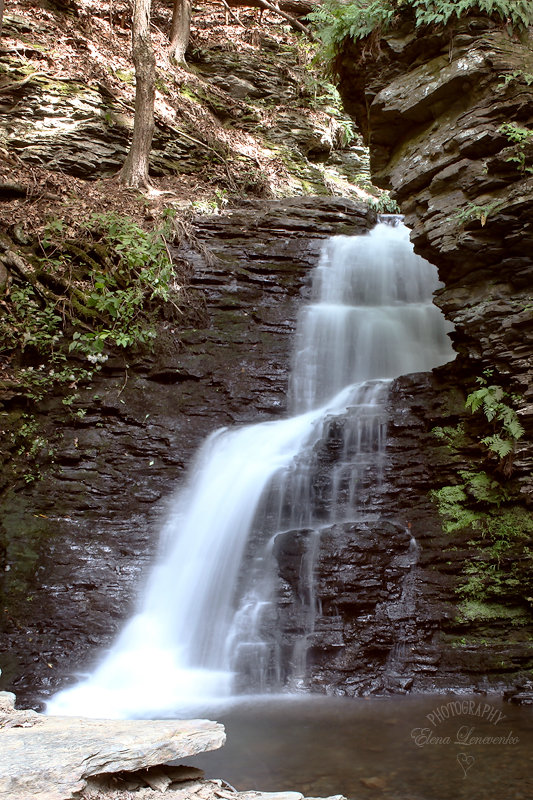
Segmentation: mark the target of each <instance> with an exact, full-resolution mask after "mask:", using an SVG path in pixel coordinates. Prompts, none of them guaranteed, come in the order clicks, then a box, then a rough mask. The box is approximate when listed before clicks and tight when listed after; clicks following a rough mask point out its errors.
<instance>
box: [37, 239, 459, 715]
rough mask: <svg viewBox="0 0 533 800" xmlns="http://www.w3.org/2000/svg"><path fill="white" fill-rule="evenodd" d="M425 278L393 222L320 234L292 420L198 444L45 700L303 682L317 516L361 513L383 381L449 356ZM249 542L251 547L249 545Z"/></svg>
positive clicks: (188, 701)
mask: <svg viewBox="0 0 533 800" xmlns="http://www.w3.org/2000/svg"><path fill="white" fill-rule="evenodd" d="M437 285H438V282H437V274H436V269H435V268H434V267H432V266H431V265H430V264H428V263H427V262H426V261H424V260H423V259H421V258H419V257H418V256H416V255H415V254H414V253H413V250H412V246H411V245H410V243H409V236H408V231H407V229H406V228H405V227H404V226H403V225H401V224H395V225H391V224H384V223H380V224H378V225H377V226H376V228H375V229H374V230H373V231H371V232H370V233H369V234H367V235H365V236H359V237H347V236H339V237H334V238H332V239H330V240H329V241H328V242H327V244H326V246H325V248H324V250H323V254H322V258H321V261H320V264H319V266H318V267H317V269H316V270H315V274H314V280H313V301H312V302H311V303H310V304H309V305H307V306H306V307H305V308H304V309H303V311H302V317H301V319H300V322H299V326H298V334H297V345H296V350H295V358H294V367H293V372H292V378H291V386H290V398H291V406H292V411H293V412H294V416H292V417H290V418H289V419H284V420H280V421H275V422H266V423H261V424H258V425H253V426H248V427H245V428H241V429H236V430H227V429H223V430H221V431H218V432H217V433H215V434H214V435H212V436H211V437H209V439H208V440H207V441H206V443H205V444H204V445H203V447H202V448H201V450H200V451H199V454H198V456H197V458H196V462H195V464H194V465H193V468H192V470H191V474H190V479H189V482H188V484H187V486H186V487H185V488H184V489H183V490H182V491H181V492H180V493H179V495H178V496H177V497H176V499H175V501H174V503H173V507H172V511H171V513H170V515H169V517H168V520H167V523H166V525H165V528H164V531H163V542H164V544H165V554H164V556H163V558H162V559H161V561H160V562H159V563H158V564H157V565H156V566H155V567H154V569H153V571H152V573H151V575H150V577H149V579H148V583H147V586H146V589H145V592H144V596H143V598H142V600H141V603H140V607H139V611H138V613H137V614H136V615H135V616H134V617H133V618H132V619H131V620H130V621H129V622H128V624H127V625H126V627H125V628H124V630H123V631H122V633H121V634H120V636H119V637H118V639H117V641H116V643H115V644H114V646H113V647H112V649H111V651H110V652H109V653H108V655H107V656H106V657H105V659H104V660H103V662H102V663H101V664H100V666H99V667H98V668H97V669H96V670H95V672H94V673H93V674H92V675H90V676H89V677H88V678H87V679H86V680H83V681H82V682H80V683H79V684H77V685H76V686H74V687H72V688H71V689H67V690H65V691H63V692H60V693H59V694H57V695H56V696H55V697H54V698H52V700H51V701H50V703H49V704H48V709H47V711H48V713H51V714H81V715H87V716H106V717H109V716H117V717H122V716H142V715H152V714H161V713H167V714H168V713H176V712H178V711H183V710H184V709H185V708H187V707H192V706H194V705H197V704H205V703H206V702H209V701H210V700H214V699H218V698H221V697H223V696H228V695H230V694H231V693H232V692H233V691H235V688H238V689H241V690H244V689H246V690H248V691H265V690H268V689H279V688H280V687H282V686H287V687H289V688H290V687H294V686H295V685H299V684H301V683H302V681H303V680H304V678H305V652H306V642H307V638H308V636H309V634H310V633H311V632H312V628H313V619H314V611H315V608H314V607H315V598H314V582H313V574H314V559H315V554H316V550H317V547H318V544H319V537H320V528H321V525H323V524H325V523H326V522H331V521H335V520H338V519H346V518H347V517H348V515H349V514H350V513H352V514H353V513H355V512H354V509H359V510H360V509H361V508H364V500H365V493H367V492H368V491H369V489H371V487H370V486H369V485H368V483H369V477H368V476H369V475H372V476H375V475H376V474H377V475H378V476H379V474H380V470H381V465H382V462H383V454H384V446H385V427H386V417H385V412H384V402H385V400H386V396H387V387H388V385H389V383H390V380H391V379H392V378H394V377H397V376H399V375H401V374H405V373H409V372H418V371H424V370H428V369H431V368H432V367H435V366H437V365H439V364H442V363H445V362H446V361H449V360H450V359H451V358H453V356H454V354H453V351H452V349H451V345H450V343H449V340H448V337H447V336H446V330H447V327H446V322H445V321H444V319H443V317H442V315H441V314H440V312H439V310H438V309H437V308H436V307H435V306H434V305H433V304H432V301H431V298H432V293H433V291H434V289H435V288H436V287H437ZM341 416H342V418H343V420H344V424H343V439H342V441H343V443H342V448H341V449H342V452H340V453H339V454H338V458H337V460H336V465H335V467H334V468H333V469H332V471H331V476H330V485H329V487H328V488H327V492H328V494H329V501H328V503H327V504H326V503H321V502H320V498H318V499H317V489H316V487H315V486H314V485H313V459H314V453H315V449H316V445H317V443H319V442H320V441H321V440H323V439H324V437H327V436H328V435H329V434H330V432H331V428H332V426H334V425H335V422H336V420H339V419H340V418H341ZM318 494H320V493H318ZM294 529H298V530H302V531H304V530H305V532H306V535H305V537H304V538H305V542H304V543H303V544H302V554H301V560H300V575H299V586H300V587H301V588H300V591H299V597H298V598H297V604H298V613H297V617H298V621H297V623H296V624H295V626H294V636H293V641H292V642H290V643H288V644H287V642H286V641H285V640H282V638H280V636H279V632H278V631H277V630H276V624H277V611H276V600H277V598H276V593H277V587H278V583H279V581H278V580H277V576H276V570H275V559H274V558H273V556H274V555H275V552H276V549H277V548H279V546H280V542H282V540H283V535H284V532H286V531H290V530H294ZM251 539H254V541H259V546H256V549H255V552H253V553H247V552H246V551H247V549H248V548H249V546H250V540H251ZM245 556H246V563H247V564H249V567H248V570H247V578H243V576H242V572H243V570H242V562H243V559H244V558H245ZM288 649H289V650H290V653H287V650H288Z"/></svg>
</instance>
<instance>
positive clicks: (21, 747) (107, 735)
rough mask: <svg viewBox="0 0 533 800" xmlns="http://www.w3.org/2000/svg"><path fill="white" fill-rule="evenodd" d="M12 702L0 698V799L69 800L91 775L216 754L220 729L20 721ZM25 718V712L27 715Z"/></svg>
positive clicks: (189, 724) (170, 723) (191, 723)
mask: <svg viewBox="0 0 533 800" xmlns="http://www.w3.org/2000/svg"><path fill="white" fill-rule="evenodd" d="M14 701H15V697H14V695H12V694H9V693H8V692H2V693H0V709H2V710H3V712H4V716H5V720H3V721H2V724H0V741H1V743H2V762H1V764H0V797H2V798H6V800H7V798H9V800H26V798H28V797H32V798H39V800H68V799H69V798H71V797H73V796H74V794H76V793H77V792H80V791H81V790H83V788H84V787H85V786H86V785H87V780H88V779H89V778H93V777H95V776H102V775H106V774H110V773H111V774H113V773H121V772H128V773H132V772H133V773H134V772H136V771H137V770H141V769H142V770H148V769H149V768H150V767H153V766H156V765H159V764H164V763H166V762H167V761H171V760H173V759H174V760H175V759H182V758H186V757H187V756H194V755H196V754H197V753H202V752H204V751H206V750H215V749H216V748H218V747H222V745H223V744H224V742H225V739H226V737H225V734H224V728H223V726H222V725H220V724H219V723H217V722H210V721H208V720H180V721H177V720H126V721H124V720H122V721H113V720H95V719H81V718H80V719H78V718H70V717H43V716H41V715H40V714H33V716H32V717H31V718H29V719H28V720H27V721H24V722H21V721H20V719H19V718H20V712H16V711H14V710H13V705H14ZM26 713H28V712H26Z"/></svg>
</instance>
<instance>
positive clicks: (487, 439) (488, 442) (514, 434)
mask: <svg viewBox="0 0 533 800" xmlns="http://www.w3.org/2000/svg"><path fill="white" fill-rule="evenodd" d="M490 377H492V371H490V370H489V371H486V372H485V373H484V375H483V376H482V377H478V378H476V380H477V382H478V383H480V384H481V387H480V388H479V389H476V390H475V391H473V392H471V393H470V394H469V395H468V397H467V398H466V402H465V407H466V408H469V409H470V410H471V412H472V413H473V414H475V413H476V412H477V411H479V410H480V409H482V410H483V413H484V414H485V417H486V419H487V422H493V423H494V427H496V423H498V422H499V423H500V425H501V427H500V430H494V431H493V433H491V434H488V435H487V436H484V437H483V438H482V439H481V442H482V444H484V445H485V447H487V448H488V449H489V450H490V451H491V453H493V454H494V455H495V456H497V457H498V458H499V459H500V461H503V459H505V458H507V456H510V455H511V453H513V452H514V448H515V444H516V442H517V441H518V439H520V438H521V437H522V436H523V435H524V428H523V427H522V425H521V423H520V420H519V419H518V414H517V413H516V411H515V410H514V409H513V408H511V406H509V405H508V404H507V403H505V402H504V400H505V399H507V398H508V397H509V394H508V393H507V392H506V391H505V389H503V387H502V386H499V385H498V384H489V383H488V382H487V379H488V378H490ZM511 399H512V400H517V399H519V398H516V397H514V396H513V397H511Z"/></svg>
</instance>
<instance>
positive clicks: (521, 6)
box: [308, 0, 533, 61]
mask: <svg viewBox="0 0 533 800" xmlns="http://www.w3.org/2000/svg"><path fill="white" fill-rule="evenodd" d="M474 13H482V14H486V15H487V16H490V17H497V18H498V19H500V20H501V21H502V22H505V23H509V24H510V25H511V26H512V27H513V28H515V29H518V30H521V29H524V28H527V27H528V26H529V25H531V24H533V6H532V4H531V2H530V0H352V2H349V3H345V2H342V1H341V0H326V2H324V3H322V4H321V5H320V7H319V8H318V9H317V10H316V11H313V12H312V13H311V14H309V16H308V19H310V20H311V21H312V22H313V23H314V25H315V26H316V28H317V29H318V36H319V38H320V39H321V41H322V45H323V58H324V60H326V61H332V60H333V59H334V58H335V56H336V54H337V53H338V52H339V50H340V49H341V47H342V44H343V42H344V40H345V39H347V38H350V39H354V40H357V39H366V38H367V37H369V36H370V35H371V34H373V33H378V34H379V33H380V32H384V31H386V30H387V29H388V28H390V27H392V26H393V25H394V24H395V23H396V22H398V21H399V20H400V19H402V18H405V16H406V15H408V16H409V17H410V18H411V19H412V20H413V24H414V26H415V27H416V28H419V27H421V26H424V25H446V24H447V23H448V22H451V21H453V20H454V19H455V20H457V19H459V18H460V17H462V16H465V15H467V14H474Z"/></svg>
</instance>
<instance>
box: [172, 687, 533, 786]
mask: <svg viewBox="0 0 533 800" xmlns="http://www.w3.org/2000/svg"><path fill="white" fill-rule="evenodd" d="M196 712H198V709H197V710H196ZM195 715H196V716H198V715H199V714H198V713H196V714H195ZM202 716H207V717H209V718H211V719H217V720H219V721H220V722H223V723H224V725H225V727H226V732H227V744H226V745H225V746H224V747H223V748H222V749H221V750H218V751H215V752H213V753H204V754H202V755H201V756H197V757H195V758H194V759H191V760H190V761H187V763H191V764H194V765H195V766H199V767H202V768H203V769H204V770H205V772H206V775H207V776H208V777H218V778H223V779H224V780H226V781H227V782H228V783H230V784H231V785H232V786H234V787H235V788H236V789H239V790H245V789H259V790H262V791H280V790H283V789H284V790H292V791H299V792H302V793H303V794H304V795H307V796H328V795H333V794H344V795H346V797H348V798H352V799H353V800H366V798H379V797H385V798H391V800H462V799H463V798H464V800H531V798H533V711H532V710H531V709H529V708H519V707H515V706H513V705H510V704H508V703H503V702H501V701H500V700H499V699H493V698H491V697H490V696H489V697H485V696H483V695H469V696H466V695H439V696H427V695H426V696H423V697H422V696H417V697H415V696H413V697H401V698H373V699H345V698H326V697H309V696H307V697H306V696H300V697H273V696H270V697H269V696H263V697H260V698H257V697H254V698H244V699H242V700H240V701H239V702H236V703H234V704H233V705H231V706H226V707H218V708H211V709H202Z"/></svg>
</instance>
